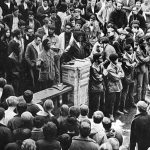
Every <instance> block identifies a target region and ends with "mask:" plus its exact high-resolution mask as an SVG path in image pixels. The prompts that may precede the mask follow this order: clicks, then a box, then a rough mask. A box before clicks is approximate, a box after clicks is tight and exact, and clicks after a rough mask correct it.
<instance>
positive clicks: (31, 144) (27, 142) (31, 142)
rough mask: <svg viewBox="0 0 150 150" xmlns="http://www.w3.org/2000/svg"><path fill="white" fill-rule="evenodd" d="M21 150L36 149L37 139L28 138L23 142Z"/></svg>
mask: <svg viewBox="0 0 150 150" xmlns="http://www.w3.org/2000/svg"><path fill="white" fill-rule="evenodd" d="M21 150H36V144H35V141H34V140H32V139H26V140H24V141H23V142H22V145H21Z"/></svg>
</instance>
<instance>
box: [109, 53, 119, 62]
mask: <svg viewBox="0 0 150 150" xmlns="http://www.w3.org/2000/svg"><path fill="white" fill-rule="evenodd" d="M117 59H118V54H110V56H109V60H110V61H112V62H114V61H116V60H117Z"/></svg>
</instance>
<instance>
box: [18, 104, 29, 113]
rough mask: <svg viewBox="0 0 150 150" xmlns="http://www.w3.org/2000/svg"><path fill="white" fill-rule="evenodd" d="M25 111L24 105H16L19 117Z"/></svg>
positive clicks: (25, 105) (25, 106)
mask: <svg viewBox="0 0 150 150" xmlns="http://www.w3.org/2000/svg"><path fill="white" fill-rule="evenodd" d="M26 110H27V104H26V103H23V102H21V103H18V104H17V112H18V114H19V115H21V114H22V113H23V112H25V111H26Z"/></svg>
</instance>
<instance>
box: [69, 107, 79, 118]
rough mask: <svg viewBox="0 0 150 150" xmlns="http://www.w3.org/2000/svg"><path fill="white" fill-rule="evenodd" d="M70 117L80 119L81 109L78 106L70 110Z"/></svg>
mask: <svg viewBox="0 0 150 150" xmlns="http://www.w3.org/2000/svg"><path fill="white" fill-rule="evenodd" d="M69 115H70V116H72V117H76V118H78V117H79V115H80V108H79V107H78V106H71V107H70V108H69Z"/></svg>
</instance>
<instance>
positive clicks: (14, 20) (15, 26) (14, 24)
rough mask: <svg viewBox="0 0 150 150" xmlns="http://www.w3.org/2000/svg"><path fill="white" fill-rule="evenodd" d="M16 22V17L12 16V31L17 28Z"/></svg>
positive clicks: (17, 20)
mask: <svg viewBox="0 0 150 150" xmlns="http://www.w3.org/2000/svg"><path fill="white" fill-rule="evenodd" d="M18 23H19V19H18V17H15V16H13V24H12V31H14V30H15V29H18Z"/></svg>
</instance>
